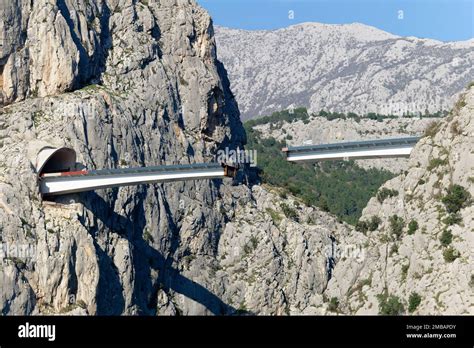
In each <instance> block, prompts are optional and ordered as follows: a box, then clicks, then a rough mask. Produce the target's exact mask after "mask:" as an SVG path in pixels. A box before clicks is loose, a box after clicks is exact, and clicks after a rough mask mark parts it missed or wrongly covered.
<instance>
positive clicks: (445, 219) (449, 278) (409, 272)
mask: <svg viewBox="0 0 474 348" xmlns="http://www.w3.org/2000/svg"><path fill="white" fill-rule="evenodd" d="M473 120H474V88H471V89H470V90H469V91H468V92H466V93H465V94H464V95H462V96H461V99H460V100H459V101H458V103H457V104H456V107H455V108H454V110H453V111H452V113H451V115H450V116H448V118H447V119H445V120H443V121H441V122H439V123H437V124H433V125H432V126H430V127H429V129H428V130H427V134H428V135H427V136H426V137H424V138H423V139H422V140H421V141H420V142H419V143H418V144H417V146H416V147H415V149H414V150H413V152H412V156H411V158H410V162H409V168H408V170H407V172H406V174H403V175H401V176H399V177H396V178H395V179H393V180H391V181H389V182H387V183H386V185H385V186H384V187H385V188H386V189H392V190H396V191H397V192H398V194H396V195H393V196H392V197H388V198H386V199H385V200H383V202H380V201H379V200H377V199H376V198H372V200H371V201H370V202H369V204H368V206H367V207H366V209H365V210H364V212H363V217H362V220H369V219H370V218H371V217H372V216H374V215H375V216H378V217H380V218H381V220H382V224H381V225H380V227H379V228H378V229H377V230H376V231H374V232H367V236H368V243H367V255H368V257H367V259H366V260H365V262H364V266H363V267H362V266H361V265H360V264H357V263H356V262H353V261H351V259H350V258H348V259H346V260H345V261H341V262H338V263H337V264H336V267H335V270H334V277H333V278H332V279H331V281H330V282H329V285H328V290H327V295H328V296H330V297H333V296H334V297H339V298H341V299H343V300H342V301H341V302H343V304H344V311H346V312H347V313H357V314H368V313H372V314H376V313H378V311H379V310H380V308H379V301H378V298H377V295H380V294H382V293H386V294H387V295H388V296H396V297H398V299H399V302H400V303H401V304H403V305H404V307H405V311H407V312H408V310H409V307H410V301H409V297H410V295H411V294H412V293H414V292H415V293H417V294H419V295H420V296H421V302H420V304H419V306H418V307H416V308H415V309H414V310H413V313H415V314H471V315H472V314H473V313H474V301H473V300H474V298H473V283H474V281H473V279H474V275H473V268H472V264H473V256H474V255H473V251H474V234H473V232H474V220H473V216H474V206H473V203H472V202H473V201H472V197H473V196H474V181H473V178H474V154H473V151H472V149H473V148H474V123H473ZM453 185H459V186H462V187H463V188H464V189H465V190H466V191H467V192H469V194H470V196H471V200H467V201H466V202H465V203H464V204H462V205H460V207H459V211H458V213H457V214H452V213H450V211H449V210H447V207H446V206H445V204H444V203H443V198H444V197H446V196H447V195H448V193H449V189H450V187H453ZM458 197H459V196H458ZM395 215H396V216H398V219H397V218H394V216H395ZM454 217H455V219H454V220H455V221H453V218H454ZM400 218H401V219H403V220H402V222H401V223H398V224H397V223H394V222H393V221H395V220H396V221H398V222H400V221H401V220H400ZM450 220H451V221H450ZM412 221H416V226H417V227H416V228H415V227H412V228H411V229H410V226H409V224H410V222H412ZM397 225H398V226H400V227H401V229H397ZM412 226H415V224H414V223H413V222H412ZM397 231H399V232H397ZM447 231H449V234H451V235H452V238H451V240H449V238H446V234H447V233H448V232H447ZM397 234H398V235H399V236H398V237H397ZM443 235H444V238H443V237H442V236H443ZM442 240H444V241H445V244H443V243H442ZM450 254H451V255H452V256H454V258H453V257H449V255H450ZM349 270H350V271H349ZM351 273H357V274H358V275H357V277H356V278H354V277H351V276H350V275H351Z"/></svg>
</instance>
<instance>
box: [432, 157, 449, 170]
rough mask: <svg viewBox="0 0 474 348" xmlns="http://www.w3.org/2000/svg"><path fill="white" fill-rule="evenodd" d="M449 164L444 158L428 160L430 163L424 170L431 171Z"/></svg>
mask: <svg viewBox="0 0 474 348" xmlns="http://www.w3.org/2000/svg"><path fill="white" fill-rule="evenodd" d="M448 163H449V161H448V159H447V158H445V159H444V160H442V159H440V158H432V159H431V160H430V163H429V164H428V167H427V168H426V169H427V170H428V171H432V170H433V169H435V168H437V167H439V166H445V165H447V164H448Z"/></svg>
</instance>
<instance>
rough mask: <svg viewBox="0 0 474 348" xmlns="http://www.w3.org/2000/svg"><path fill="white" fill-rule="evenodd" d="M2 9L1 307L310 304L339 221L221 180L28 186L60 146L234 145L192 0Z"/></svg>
mask: <svg viewBox="0 0 474 348" xmlns="http://www.w3.org/2000/svg"><path fill="white" fill-rule="evenodd" d="M1 11H2V12H1V14H0V17H1V18H2V21H0V23H2V27H1V28H0V35H2V39H3V42H7V44H6V45H4V46H3V47H2V51H1V54H0V63H2V64H4V70H3V72H4V74H3V77H4V86H3V92H2V98H3V102H4V103H5V104H8V106H4V107H2V109H0V113H1V115H0V235H1V243H2V247H3V250H4V255H2V256H3V257H2V262H1V265H0V277H1V284H2V286H1V288H0V308H1V310H2V313H3V314H47V313H70V314H149V315H155V314H178V313H179V314H209V313H212V314H233V313H241V312H251V313H268V314H274V313H289V312H295V313H299V312H302V311H305V310H306V311H309V312H318V311H321V310H323V309H322V307H321V306H319V304H321V303H322V297H321V296H322V295H321V293H322V291H323V289H324V287H325V286H326V284H327V279H328V274H327V272H326V268H327V267H326V261H327V260H326V259H327V258H326V257H325V256H324V254H323V253H322V252H323V249H324V248H325V247H327V246H330V245H331V244H332V241H331V239H330V236H331V235H332V234H334V233H339V230H340V233H347V231H348V228H347V227H346V226H343V225H338V224H337V222H336V221H335V219H334V218H332V217H329V216H327V214H323V213H320V212H318V211H317V210H314V209H312V208H305V207H302V206H300V205H299V203H298V202H295V201H294V200H293V199H291V198H288V199H286V200H283V199H281V198H279V197H278V195H277V194H276V193H269V192H267V190H266V189H264V188H262V187H260V186H255V187H253V188H249V187H248V186H247V185H245V184H243V183H242V182H240V183H239V181H237V182H235V183H234V184H233V183H231V182H227V181H226V182H223V181H220V180H214V181H206V180H205V181H195V182H183V183H169V184H164V185H150V186H140V187H126V188H120V189H113V190H103V191H97V192H92V193H87V194H80V195H69V196H66V197H63V198H58V199H57V200H56V201H55V202H47V201H43V200H42V199H41V197H40V195H39V193H38V186H37V176H36V174H37V173H36V170H35V162H36V156H37V153H38V151H39V150H40V149H41V147H42V146H45V145H50V146H56V147H61V146H67V147H71V148H74V149H75V150H76V151H77V153H78V162H79V163H80V165H81V166H85V167H87V168H91V169H93V168H113V167H119V166H145V165H158V164H175V163H182V164H184V163H190V162H209V161H212V160H213V158H214V155H215V154H216V152H217V150H219V149H223V148H225V147H229V148H231V149H232V148H236V147H237V146H242V144H243V143H244V142H245V133H244V131H243V128H242V125H241V123H240V120H239V111H238V108H237V105H236V103H235V101H234V98H233V95H232V93H231V92H230V90H229V83H228V80H227V77H226V72H225V70H224V68H223V66H222V65H221V64H220V63H219V62H218V61H217V60H216V52H215V51H216V49H215V43H214V37H213V29H212V24H211V20H210V17H209V16H208V14H207V13H206V12H205V11H203V10H202V9H201V8H200V7H198V6H197V5H196V3H195V1H187V0H167V1H159V2H158V1H132V0H104V1H99V0H97V1H85V0H57V1H56V0H55V1H44V2H30V1H20V0H17V1H14V2H12V3H9V5H8V6H5V7H3V8H2V9H1ZM3 19H4V20H3ZM281 203H285V205H282V204H281ZM289 212H291V213H289ZM285 214H287V215H288V216H286V215H285ZM317 226H319V227H320V229H322V232H320V233H318V234H315V235H311V234H310V231H314V232H316V230H317ZM326 226H332V227H330V228H328V227H326ZM13 248H25V249H26V250H25V253H24V254H20V253H18V252H16V251H15V250H14V249H13ZM318 253H319V254H318ZM269 270H271V271H270V272H269Z"/></svg>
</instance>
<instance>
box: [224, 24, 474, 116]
mask: <svg viewBox="0 0 474 348" xmlns="http://www.w3.org/2000/svg"><path fill="white" fill-rule="evenodd" d="M216 35H217V36H216V37H217V43H218V47H219V59H220V60H222V62H223V63H224V64H225V66H226V67H227V69H228V71H229V78H230V81H231V83H232V90H233V91H234V93H235V94H236V97H237V101H238V103H239V107H240V111H241V112H242V117H243V119H249V118H253V117H257V116H261V115H267V114H270V113H271V112H273V111H279V110H282V109H288V108H289V107H290V106H294V107H300V106H304V107H307V108H309V109H311V110H312V111H316V112H317V111H320V110H321V109H325V110H331V111H339V112H346V113H347V112H355V113H357V114H361V115H362V114H365V113H368V112H379V113H384V114H389V113H390V114H397V115H398V114H399V115H402V114H403V113H405V112H416V111H419V112H422V113H424V112H425V110H429V111H430V112H437V111H440V110H450V109H451V108H452V107H453V105H454V103H455V102H456V100H457V97H458V94H459V93H460V92H461V91H462V90H463V89H464V87H465V86H466V85H467V84H468V83H469V82H470V81H472V80H474V70H473V69H474V68H473V66H474V64H473V62H474V41H473V40H470V41H465V42H446V43H445V42H440V41H436V40H430V39H419V38H415V37H399V36H396V35H392V34H390V33H387V32H384V31H382V30H379V29H377V28H374V27H370V26H367V25H364V24H360V23H354V24H345V25H330V24H320V23H302V24H298V25H294V26H291V27H288V28H283V29H279V30H269V31H265V30H260V31H246V30H237V29H229V28H224V27H219V28H217V29H216Z"/></svg>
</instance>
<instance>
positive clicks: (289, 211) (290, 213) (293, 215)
mask: <svg viewBox="0 0 474 348" xmlns="http://www.w3.org/2000/svg"><path fill="white" fill-rule="evenodd" d="M280 207H281V210H283V214H285V216H286V217H287V218H288V219H292V220H295V221H297V220H298V213H297V212H296V210H295V209H293V208H291V207H290V206H289V205H288V204H286V203H281V204H280Z"/></svg>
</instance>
